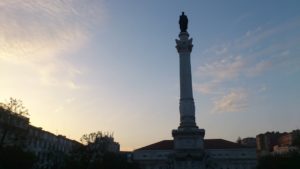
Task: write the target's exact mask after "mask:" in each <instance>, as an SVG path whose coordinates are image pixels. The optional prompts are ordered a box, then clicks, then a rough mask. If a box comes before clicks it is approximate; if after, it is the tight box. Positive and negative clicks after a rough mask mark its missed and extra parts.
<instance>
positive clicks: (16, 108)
mask: <svg viewBox="0 0 300 169" xmlns="http://www.w3.org/2000/svg"><path fill="white" fill-rule="evenodd" d="M26 116H29V113H28V110H27V109H26V108H25V107H24V106H23V102H22V101H21V100H19V99H14V98H10V100H9V101H8V102H7V103H0V127H1V130H0V134H1V136H0V149H1V148H2V146H3V144H4V141H5V139H6V137H7V135H8V134H9V133H10V132H15V133H13V134H16V135H18V136H21V135H20V134H19V133H18V132H19V131H20V130H19V131H16V130H15V129H16V128H17V127H16V125H15V124H14V123H15V122H16V121H18V120H25V121H28V123H29V120H28V118H27V117H26ZM17 139H21V137H18V138H17Z"/></svg>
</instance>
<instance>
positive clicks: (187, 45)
mask: <svg viewBox="0 0 300 169" xmlns="http://www.w3.org/2000/svg"><path fill="white" fill-rule="evenodd" d="M175 41H176V44H177V45H176V49H177V51H178V53H191V52H192V48H193V44H192V43H193V38H190V39H189V34H188V33H187V32H180V34H179V39H176V40H175Z"/></svg>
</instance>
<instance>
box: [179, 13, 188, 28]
mask: <svg viewBox="0 0 300 169" xmlns="http://www.w3.org/2000/svg"><path fill="white" fill-rule="evenodd" d="M188 22H189V20H188V18H187V16H186V15H184V12H182V14H181V16H180V18H179V25H180V30H181V32H186V30H187V28H188Z"/></svg>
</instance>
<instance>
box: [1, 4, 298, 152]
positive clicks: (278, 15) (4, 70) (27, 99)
mask: <svg viewBox="0 0 300 169" xmlns="http://www.w3.org/2000/svg"><path fill="white" fill-rule="evenodd" d="M299 7H300V2H299V1H296V0H294V1H293V0H289V1H276V0H272V1H271V0H265V1H258V0H257V1H246V0H242V1H240V0H229V1H226V2H225V1H217V0H214V1H204V0H201V1H189V2H187V1H180V0H172V1H171V0H168V1H158V0H152V1H137V0H128V1H126V2H125V1H124V2H123V1H122V2H121V1H107V0H87V1H84V2H83V1H80V0H62V1H60V0H52V1H42V2H41V1H38V0H28V1H22V0H4V1H1V2H0V11H1V12H0V27H1V31H0V37H1V39H0V44H1V45H0V81H1V83H0V101H2V102H4V101H5V100H8V98H9V97H14V98H19V99H21V100H23V102H24V104H25V106H26V107H27V108H28V109H29V112H30V114H31V116H30V119H31V123H32V124H33V125H36V126H40V127H43V128H44V129H45V130H48V131H51V132H53V133H56V134H64V135H66V136H68V137H70V138H73V139H77V140H79V138H80V137H81V136H82V135H83V134H85V133H89V132H93V131H98V130H100V131H108V132H114V136H115V139H116V140H117V141H118V142H120V144H121V148H122V149H123V150H132V149H135V148H138V147H140V146H144V145H147V144H151V143H153V142H155V141H159V140H162V139H171V130H172V129H175V128H177V127H178V125H179V111H178V102H179V100H178V99H179V98H178V97H179V59H178V54H177V52H176V49H175V39H176V38H177V37H178V34H179V26H178V19H179V15H180V14H181V12H182V11H185V12H186V14H187V16H188V18H189V28H188V31H189V33H190V36H191V37H192V38H193V39H194V40H193V43H194V48H193V51H192V54H191V60H192V73H193V87H194V99H195V104H196V118H197V124H198V126H199V127H201V128H204V129H206V136H205V137H206V138H224V139H228V140H232V141H234V140H236V139H237V137H238V136H241V137H248V136H255V135H257V134H259V133H262V132H266V131H291V130H293V129H297V128H299V127H300V124H299V119H300V112H299V109H300V90H299V86H300V74H299V73H300V67H299V64H300V57H299V53H300V12H299Z"/></svg>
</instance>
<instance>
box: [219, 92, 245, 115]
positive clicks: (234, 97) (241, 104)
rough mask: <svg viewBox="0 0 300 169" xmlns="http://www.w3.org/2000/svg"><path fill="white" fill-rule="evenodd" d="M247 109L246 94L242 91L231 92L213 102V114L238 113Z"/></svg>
mask: <svg viewBox="0 0 300 169" xmlns="http://www.w3.org/2000/svg"><path fill="white" fill-rule="evenodd" d="M246 107H247V93H246V92H245V91H243V90H240V91H231V92H229V93H227V94H225V95H224V96H222V97H221V98H219V99H217V100H215V101H214V108H213V112H216V113H224V112H240V111H243V110H245V109H246Z"/></svg>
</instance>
